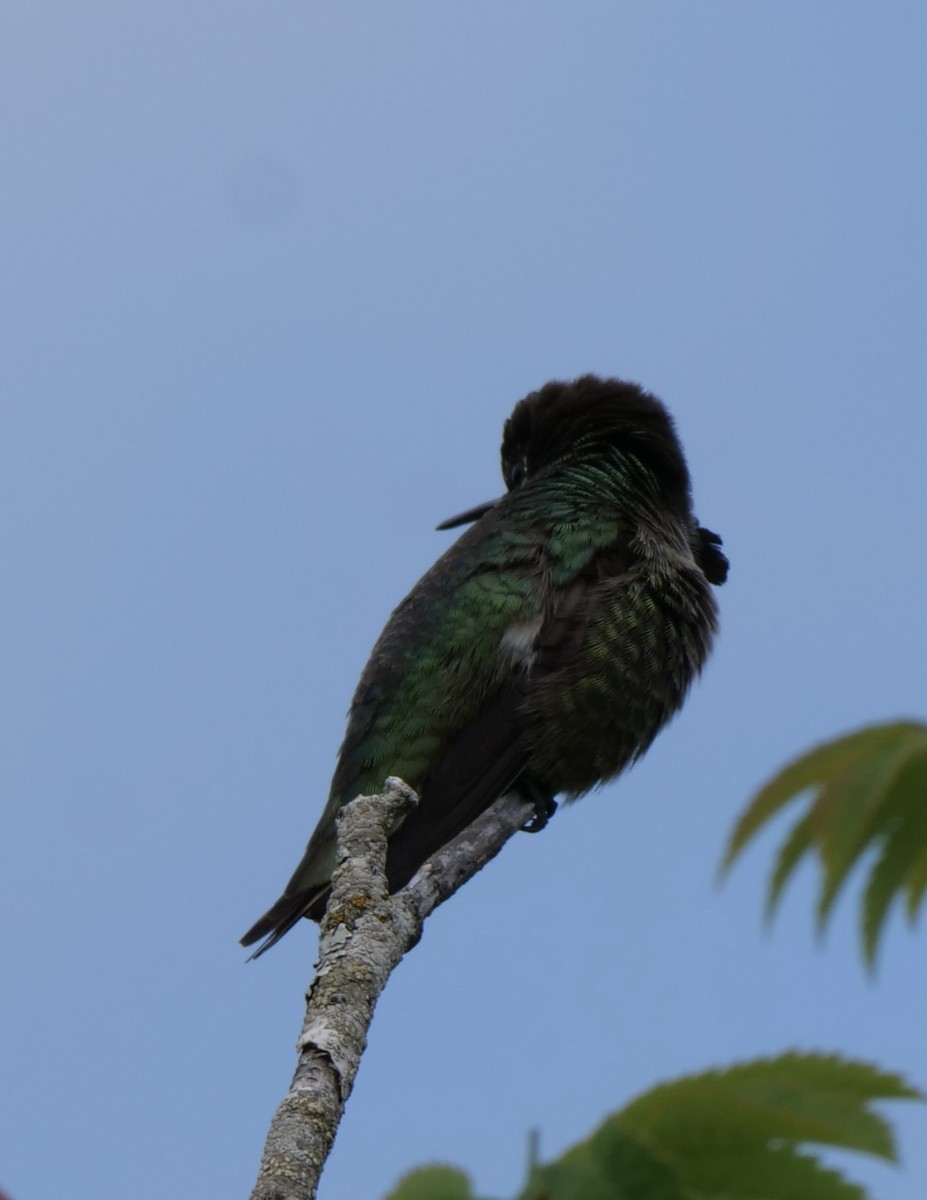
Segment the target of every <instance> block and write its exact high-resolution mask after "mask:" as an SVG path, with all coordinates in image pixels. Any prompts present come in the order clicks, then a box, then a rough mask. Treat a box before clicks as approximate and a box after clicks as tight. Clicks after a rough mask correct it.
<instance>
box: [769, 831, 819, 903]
mask: <svg viewBox="0 0 927 1200" xmlns="http://www.w3.org/2000/svg"><path fill="white" fill-rule="evenodd" d="M812 828H813V825H812V820H811V814H810V813H808V814H807V815H806V816H804V817H802V819H801V820H800V821H797V822H796V823H795V825H794V826H793V828H792V832H791V833H790V834H789V836H788V837H787V838H786V839H785V841H784V842H783V843H782V845H781V847H780V848H779V854H778V855H777V857H776V865H775V867H774V868H773V873H772V875H771V876H770V879H769V890H768V892H767V894H766V917H767V920H768V919H769V918H770V917H772V915H773V913H774V912H775V909H776V905H777V904H778V903H779V898H780V896H781V895H782V889H783V888H784V887H785V885H786V883H788V881H789V879H791V877H792V873H793V871H794V870H795V868H796V867H797V866H798V864H799V862H800V861H801V859H802V857H803V856H804V854H805V853H806V852H807V851H808V850H810V849H811V848H812V845H813V841H812Z"/></svg>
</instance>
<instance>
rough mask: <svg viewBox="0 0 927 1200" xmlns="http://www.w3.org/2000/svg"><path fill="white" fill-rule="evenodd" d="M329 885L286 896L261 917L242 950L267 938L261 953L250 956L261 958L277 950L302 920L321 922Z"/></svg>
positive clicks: (246, 938)
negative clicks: (269, 951) (309, 918)
mask: <svg viewBox="0 0 927 1200" xmlns="http://www.w3.org/2000/svg"><path fill="white" fill-rule="evenodd" d="M328 890H329V885H328V884H325V885H324V886H323V887H321V888H320V887H313V888H308V889H305V890H303V891H300V892H296V893H295V894H289V895H288V894H286V893H285V894H284V895H282V896H281V897H280V899H279V900H278V901H277V903H276V904H274V905H272V906H271V907H270V908H269V909H268V910H267V912H266V913H264V915H263V917H260V918H259V919H258V920H257V921H255V922H254V924H253V925H252V926H251V928H250V929H249V930H248V932H247V933H246V934H245V935H244V937H243V938H242V939H241V944H242V946H251V945H253V944H254V942H256V941H257V940H258V939H259V938H264V941H263V942H261V944H260V946H258V948H257V950H255V951H254V953H253V954H252V955H251V956H250V958H249V959H248V962H251V959H253V958H260V957H261V955H262V954H263V953H264V951H265V950H269V949H270V948H271V946H275V945H276V944H277V942H279V941H280V939H281V938H282V937H283V935H284V934H285V933H289V931H290V930H291V929H292V928H293V926H294V925H295V924H296V923H297V921H299V920H300V918H301V917H311V918H312V920H314V921H319V920H321V918H322V914H323V913H324V912H325V903H326V900H327V897H328Z"/></svg>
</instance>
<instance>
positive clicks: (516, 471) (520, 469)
mask: <svg viewBox="0 0 927 1200" xmlns="http://www.w3.org/2000/svg"><path fill="white" fill-rule="evenodd" d="M527 474H528V465H527V463H526V462H525V460H524V458H519V459H518V460H517V461H516V462H514V463H513V464H512V469H511V471H510V472H509V487H510V488H517V487H521V485H522V484H523V483H524V482H525V478H526V477H527Z"/></svg>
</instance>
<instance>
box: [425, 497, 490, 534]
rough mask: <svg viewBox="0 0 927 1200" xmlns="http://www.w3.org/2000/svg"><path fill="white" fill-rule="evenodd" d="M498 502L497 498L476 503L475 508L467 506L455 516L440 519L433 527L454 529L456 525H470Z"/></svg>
mask: <svg viewBox="0 0 927 1200" xmlns="http://www.w3.org/2000/svg"><path fill="white" fill-rule="evenodd" d="M498 503H499V501H498V500H487V501H486V503H485V504H477V506H476V507H475V508H468V509H467V511H466V512H462V513H458V514H457V516H456V517H448V519H447V520H446V521H442V522H441V524H440V525H436V526H435V528H436V529H456V528H457V526H458V525H470V524H472V523H473V522H474V521H478V520H479V519H480V517H482V516H484V515H485V514H486V513H488V512H489V510H490V509H491V508H495V507H496V505H497V504H498Z"/></svg>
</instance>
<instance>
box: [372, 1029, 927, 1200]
mask: <svg viewBox="0 0 927 1200" xmlns="http://www.w3.org/2000/svg"><path fill="white" fill-rule="evenodd" d="M915 1098H919V1093H918V1092H917V1091H916V1090H915V1089H914V1088H912V1087H909V1086H908V1085H907V1084H906V1083H905V1082H904V1081H903V1080H902V1079H901V1077H900V1076H898V1075H894V1074H890V1073H888V1072H885V1071H881V1070H879V1069H878V1068H876V1067H873V1066H869V1065H867V1064H865V1063H859V1062H852V1061H849V1060H847V1059H842V1058H838V1057H835V1056H825V1055H820V1054H794V1053H793V1054H783V1055H781V1056H780V1057H778V1058H771V1059H756V1060H754V1061H753V1062H746V1063H740V1064H738V1065H737V1066H733V1067H730V1068H729V1069H728V1070H724V1071H707V1072H705V1073H704V1074H702V1075H690V1076H686V1077H685V1078H682V1079H677V1080H675V1081H673V1082H671V1083H665V1084H661V1085H660V1086H658V1087H655V1088H653V1089H652V1090H650V1091H648V1092H645V1093H644V1094H643V1095H642V1096H640V1097H638V1099H636V1100H633V1101H632V1102H631V1103H630V1104H629V1105H628V1106H627V1107H626V1108H623V1109H621V1111H620V1112H617V1113H614V1114H613V1115H612V1116H610V1117H608V1118H607V1119H606V1120H605V1121H604V1122H603V1124H602V1125H601V1126H600V1127H599V1128H598V1129H597V1130H596V1131H595V1132H594V1133H593V1134H592V1136H591V1137H590V1138H588V1139H587V1140H586V1141H584V1142H580V1143H579V1144H578V1145H576V1146H573V1147H572V1148H571V1149H569V1150H568V1151H567V1152H566V1153H565V1154H564V1155H563V1156H562V1157H561V1158H559V1159H558V1160H557V1161H555V1162H552V1163H547V1164H543V1165H536V1166H534V1167H533V1168H532V1169H531V1171H530V1178H529V1180H528V1184H527V1187H526V1188H525V1189H524V1191H522V1192H521V1193H520V1195H519V1197H518V1200H794V1198H795V1197H797V1196H801V1197H802V1198H803V1200H865V1193H864V1192H863V1191H862V1189H861V1188H859V1187H857V1186H856V1185H855V1184H853V1183H850V1182H849V1181H848V1180H846V1179H845V1178H844V1177H843V1176H842V1175H841V1174H840V1173H839V1172H837V1171H834V1170H832V1169H830V1168H827V1167H824V1166H823V1165H822V1164H821V1162H820V1161H819V1160H818V1159H817V1158H816V1157H815V1156H814V1155H813V1154H811V1153H809V1152H808V1151H807V1150H805V1149H803V1147H804V1146H806V1145H808V1144H814V1145H818V1146H834V1147H840V1148H841V1149H849V1150H858V1151H860V1152H862V1153H866V1154H874V1155H878V1156H879V1157H880V1158H885V1159H888V1160H889V1161H895V1145H894V1139H893V1137H892V1133H891V1129H890V1128H889V1126H888V1124H887V1122H886V1121H885V1120H884V1119H883V1118H882V1117H881V1116H879V1115H878V1114H877V1113H875V1112H874V1111H873V1110H872V1108H871V1107H870V1105H871V1102H872V1101H874V1100H902V1099H915ZM388 1200H476V1197H475V1194H474V1192H473V1191H472V1189H471V1186H470V1182H469V1179H468V1178H467V1176H466V1175H464V1174H462V1173H461V1172H459V1171H456V1170H453V1169H451V1168H449V1167H426V1168H423V1169H422V1170H419V1171H413V1172H412V1173H411V1174H409V1175H407V1176H405V1178H404V1179H403V1180H402V1181H401V1182H400V1183H399V1185H398V1186H397V1187H396V1189H395V1190H394V1191H393V1192H391V1193H390V1195H389V1197H388Z"/></svg>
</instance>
